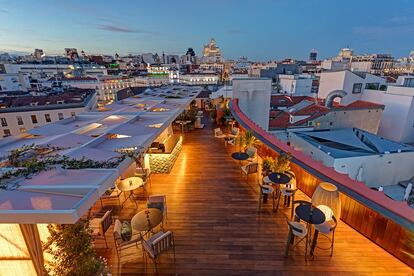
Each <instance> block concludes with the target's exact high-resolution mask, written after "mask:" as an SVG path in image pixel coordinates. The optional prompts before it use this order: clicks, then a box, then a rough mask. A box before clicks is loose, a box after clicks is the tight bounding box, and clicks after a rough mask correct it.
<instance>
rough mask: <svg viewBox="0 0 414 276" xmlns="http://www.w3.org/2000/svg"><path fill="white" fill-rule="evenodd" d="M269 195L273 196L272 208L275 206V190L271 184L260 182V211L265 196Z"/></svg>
mask: <svg viewBox="0 0 414 276" xmlns="http://www.w3.org/2000/svg"><path fill="white" fill-rule="evenodd" d="M269 195H271V196H272V210H274V208H275V190H274V189H273V187H272V186H270V185H265V184H260V183H259V211H260V210H261V209H262V202H263V199H264V197H265V196H267V198H269Z"/></svg>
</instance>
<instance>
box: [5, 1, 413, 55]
mask: <svg viewBox="0 0 414 276" xmlns="http://www.w3.org/2000/svg"><path fill="white" fill-rule="evenodd" d="M210 37H214V38H215V39H216V41H217V43H218V45H219V46H220V47H221V49H222V51H223V55H224V57H225V58H237V57H239V56H242V55H245V56H248V57H249V58H250V59H252V60H259V59H260V60H269V59H280V58H285V57H294V58H303V59H306V58H307V56H308V53H309V51H310V50H311V49H312V48H316V49H317V50H318V52H319V56H320V57H322V58H323V57H329V56H333V55H336V54H337V52H338V50H339V49H340V48H342V47H346V46H347V45H349V46H350V47H351V48H353V49H354V50H355V52H356V53H375V52H381V53H391V54H393V55H394V56H396V57H400V56H407V55H408V53H409V51H410V50H414V0H394V1H387V0H376V1H371V0H370V1H368V0H367V1H365V0H357V1H354V0H348V1H333V0H303V1H299V0H273V1H271V0H239V1H236V0H221V1H220V0H210V1H207V0H203V1H197V0H193V1H184V0H183V1H180V0H176V1H168V0H165V1H156V0H151V1H126V0H120V1H113V0H112V1H102V0H89V1H77V0H72V1H60V0H24V1H20V0H0V50H3V51H4V50H6V51H9V50H18V51H27V52H32V50H33V49H34V48H42V49H44V50H45V51H46V53H47V54H60V53H62V52H63V48H65V47H74V48H77V49H78V50H82V49H83V50H85V52H86V53H92V52H93V53H105V54H114V53H115V52H118V53H121V54H127V53H144V52H159V53H161V52H162V51H165V52H166V53H176V54H183V53H184V52H185V51H186V49H187V48H188V47H193V48H194V50H195V51H196V53H197V54H200V52H201V49H202V45H203V44H205V43H206V42H207V41H208V40H209V39H210Z"/></svg>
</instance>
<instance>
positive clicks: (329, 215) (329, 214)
mask: <svg viewBox="0 0 414 276" xmlns="http://www.w3.org/2000/svg"><path fill="white" fill-rule="evenodd" d="M316 207H317V208H318V209H319V210H321V211H322V213H324V214H325V220H326V221H330V220H331V219H332V215H333V211H332V209H331V208H329V207H328V206H326V205H318V206H316Z"/></svg>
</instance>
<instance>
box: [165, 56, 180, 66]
mask: <svg viewBox="0 0 414 276" xmlns="http://www.w3.org/2000/svg"><path fill="white" fill-rule="evenodd" d="M179 62H180V57H179V56H178V55H167V56H166V59H165V63H167V64H178V63H179Z"/></svg>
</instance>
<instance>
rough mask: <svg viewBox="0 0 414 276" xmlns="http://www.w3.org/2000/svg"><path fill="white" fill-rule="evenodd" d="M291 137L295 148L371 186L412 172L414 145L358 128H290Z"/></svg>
mask: <svg viewBox="0 0 414 276" xmlns="http://www.w3.org/2000/svg"><path fill="white" fill-rule="evenodd" d="M289 141H290V143H291V145H292V146H293V147H294V148H295V149H296V150H300V151H302V152H303V153H305V154H307V155H309V156H311V157H312V158H313V159H314V160H317V161H321V162H322V163H323V164H324V165H325V166H328V167H332V168H334V169H335V170H336V171H337V172H340V173H343V174H347V175H349V177H350V178H352V179H355V180H359V181H362V182H365V184H366V185H367V186H369V187H376V188H378V187H380V186H391V185H395V184H397V183H398V182H400V181H405V180H407V179H410V178H411V177H412V176H413V172H414V147H411V146H408V145H404V144H401V143H396V142H393V141H391V140H387V139H384V138H383V137H380V136H377V135H375V134H372V133H369V132H367V131H363V130H360V129H357V128H345V129H335V130H330V131H301V132H290V133H289ZM402 194H403V192H402Z"/></svg>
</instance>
